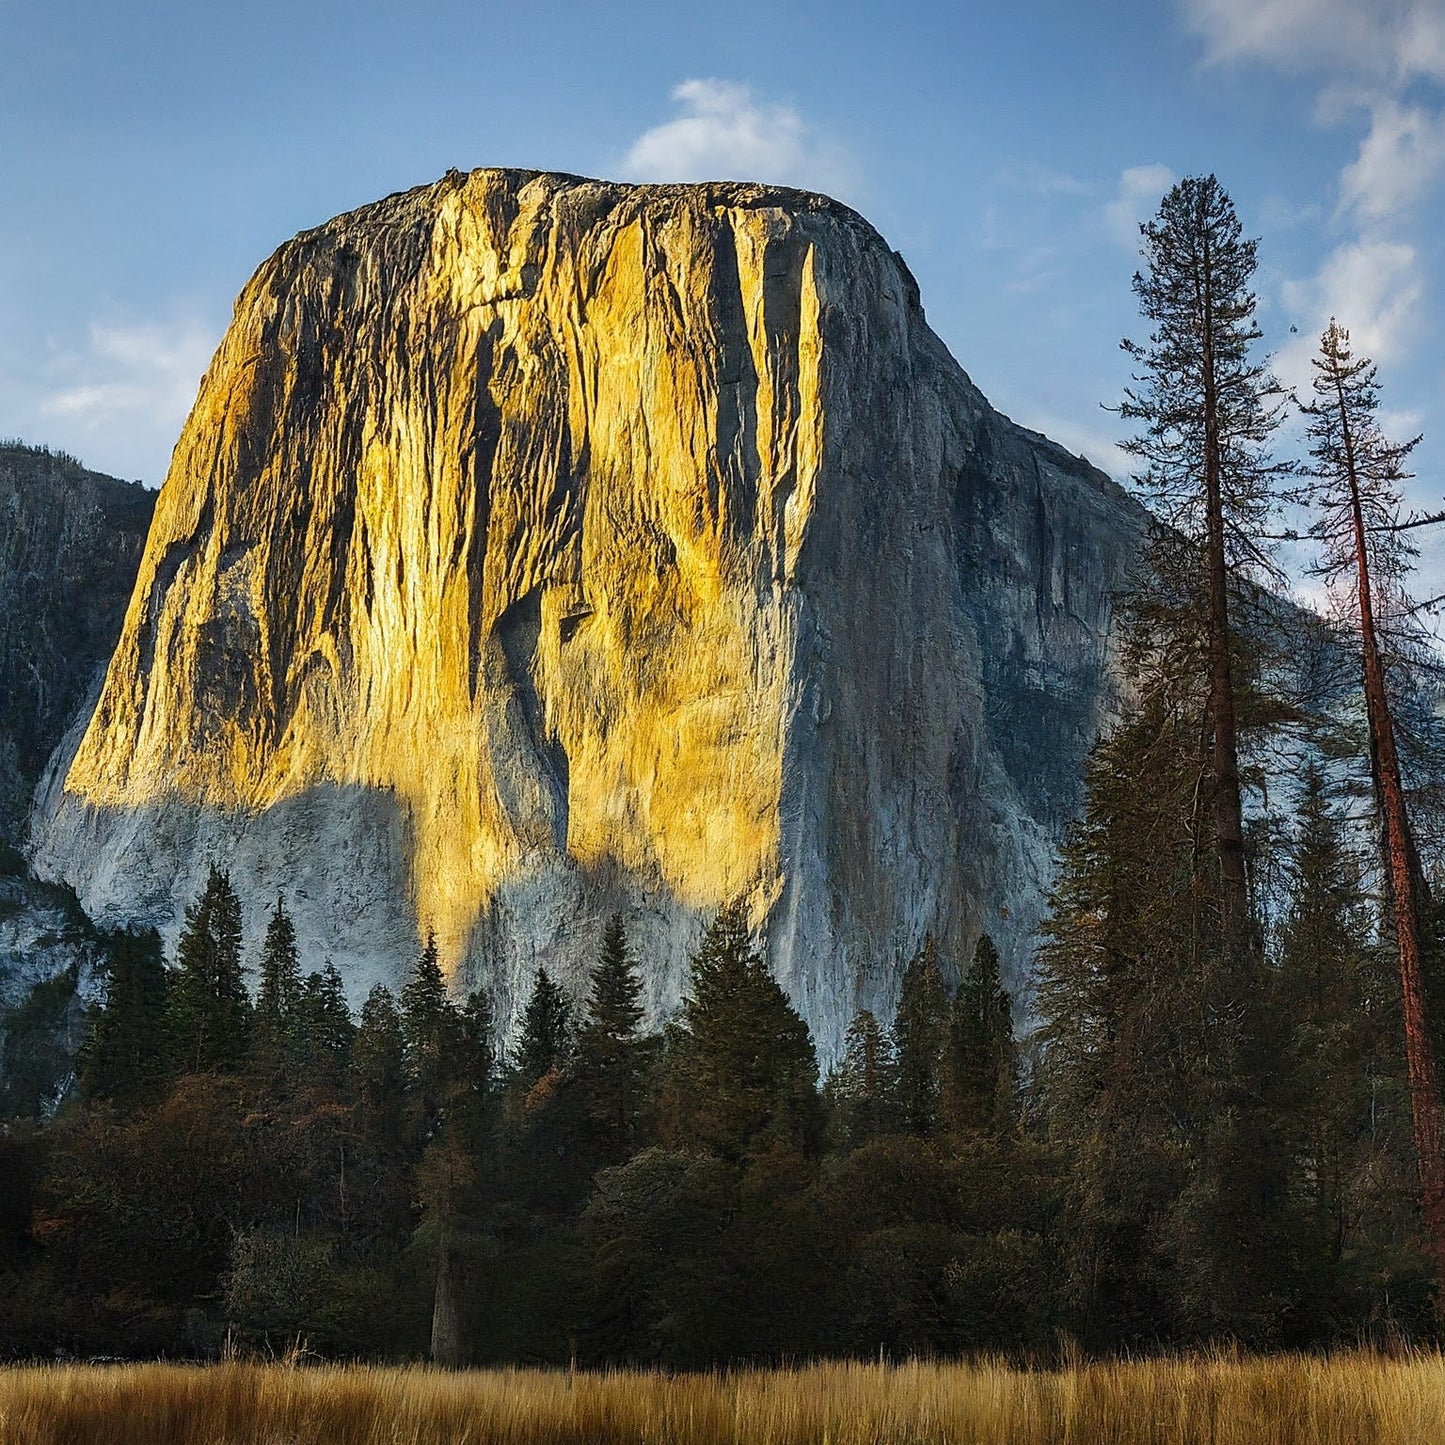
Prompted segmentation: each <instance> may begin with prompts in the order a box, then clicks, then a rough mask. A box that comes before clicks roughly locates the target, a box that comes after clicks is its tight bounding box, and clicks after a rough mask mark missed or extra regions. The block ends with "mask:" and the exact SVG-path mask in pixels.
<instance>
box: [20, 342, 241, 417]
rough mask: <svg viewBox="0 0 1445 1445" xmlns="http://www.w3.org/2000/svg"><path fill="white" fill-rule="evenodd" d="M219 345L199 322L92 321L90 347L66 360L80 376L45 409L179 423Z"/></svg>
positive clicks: (47, 402)
mask: <svg viewBox="0 0 1445 1445" xmlns="http://www.w3.org/2000/svg"><path fill="white" fill-rule="evenodd" d="M215 346H216V337H215V336H214V335H213V334H211V332H209V331H207V330H205V329H204V328H202V327H200V326H198V325H196V324H194V323H185V324H183V325H181V326H179V327H166V326H159V325H154V324H151V325H142V326H92V327H91V328H90V343H89V346H88V347H87V349H86V351H85V352H84V353H82V354H81V355H79V356H74V357H71V358H68V359H67V361H66V363H65V365H66V367H67V369H69V370H71V371H73V372H74V373H76V374H77V377H78V379H77V380H76V381H74V382H73V383H72V384H69V385H65V386H62V387H60V388H59V389H58V390H56V391H54V392H52V393H51V394H50V395H49V396H48V397H47V398H46V399H45V400H44V401H43V402H42V404H41V411H42V412H44V413H45V414H46V415H48V416H64V417H73V418H76V419H78V420H81V421H85V422H89V423H91V424H94V425H100V424H102V423H107V422H111V421H114V420H115V419H116V418H118V417H122V416H127V415H129V416H135V415H140V416H143V417H145V418H147V419H148V420H151V421H154V422H157V423H164V424H174V425H176V426H179V424H180V423H181V421H183V420H184V419H185V416H186V413H187V412H188V411H189V410H190V407H191V403H192V401H194V400H195V395H196V385H197V383H198V382H199V381H200V378H201V374H202V373H203V372H204V371H205V369H206V364H207V363H208V362H209V361H210V359H211V353H212V352H213V351H214V350H215Z"/></svg>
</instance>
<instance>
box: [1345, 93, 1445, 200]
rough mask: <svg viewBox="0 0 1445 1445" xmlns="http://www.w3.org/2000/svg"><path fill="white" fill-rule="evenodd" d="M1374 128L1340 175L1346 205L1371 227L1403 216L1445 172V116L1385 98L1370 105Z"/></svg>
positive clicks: (1371, 125)
mask: <svg viewBox="0 0 1445 1445" xmlns="http://www.w3.org/2000/svg"><path fill="white" fill-rule="evenodd" d="M1369 111H1370V129H1369V131H1368V132H1367V133H1366V135H1365V138H1364V139H1363V140H1362V141H1361V142H1360V149H1359V154H1358V155H1357V156H1356V158H1355V160H1354V161H1353V162H1351V164H1349V165H1348V166H1346V167H1345V169H1344V171H1343V172H1342V173H1341V175H1340V205H1341V207H1342V208H1343V209H1345V210H1347V211H1353V212H1354V213H1355V215H1356V216H1357V217H1358V219H1359V220H1360V222H1361V223H1362V224H1364V225H1367V226H1374V225H1380V224H1383V223H1387V222H1389V221H1392V220H1395V219H1398V218H1400V217H1402V216H1403V215H1404V214H1405V213H1406V212H1408V211H1409V210H1410V209H1411V208H1412V207H1413V206H1414V205H1415V204H1416V203H1417V202H1418V201H1420V200H1421V199H1422V198H1423V197H1424V196H1425V195H1426V194H1427V193H1428V192H1429V190H1430V188H1431V187H1432V186H1433V185H1434V184H1435V182H1436V180H1437V179H1438V177H1439V175H1440V172H1441V170H1442V168H1445V115H1441V114H1440V113H1439V112H1432V111H1430V110H1428V109H1426V107H1424V106H1423V105H1405V104H1402V103H1400V102H1399V101H1398V100H1396V99H1395V98H1394V97H1393V96H1389V95H1385V96H1380V97H1378V98H1375V99H1374V100H1372V101H1371V102H1370V103H1369Z"/></svg>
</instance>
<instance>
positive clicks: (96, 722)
mask: <svg viewBox="0 0 1445 1445" xmlns="http://www.w3.org/2000/svg"><path fill="white" fill-rule="evenodd" d="M1142 527H1143V522H1142V514H1141V513H1140V512H1139V511H1138V509H1137V508H1136V507H1135V506H1134V505H1133V504H1132V503H1131V502H1129V501H1128V500H1127V499H1126V498H1125V496H1124V494H1123V493H1122V492H1121V491H1120V490H1119V489H1118V488H1117V487H1116V486H1115V485H1114V484H1113V483H1112V482H1111V481H1109V480H1108V479H1107V478H1105V477H1104V476H1103V475H1102V474H1101V473H1099V472H1097V471H1095V470H1094V469H1092V468H1091V467H1089V466H1088V465H1087V464H1086V463H1084V462H1082V461H1081V460H1079V459H1078V458H1075V457H1072V456H1070V455H1068V454H1067V453H1066V452H1064V451H1063V450H1062V449H1061V448H1059V447H1057V446H1055V445H1054V444H1052V443H1050V442H1048V441H1047V440H1045V439H1044V438H1042V437H1039V436H1036V435H1034V434H1032V433H1028V432H1025V431H1022V430H1021V429H1019V428H1017V427H1015V426H1013V425H1012V424H1011V423H1010V422H1008V421H1007V420H1006V419H1005V418H1003V417H1001V416H999V415H998V414H997V413H995V412H993V411H992V410H991V409H990V408H989V407H988V405H987V403H986V402H985V401H984V399H983V398H982V396H981V395H980V394H979V393H978V391H977V390H976V389H975V388H974V387H973V385H972V384H971V383H970V382H969V380H968V378H967V377H966V376H965V375H964V373H963V372H962V371H961V370H960V369H959V367H958V365H957V364H956V363H955V362H954V361H953V359H952V358H951V357H950V356H949V354H948V352H947V351H946V349H945V348H944V346H943V344H942V343H941V342H940V341H939V340H938V338H937V337H936V336H934V334H933V333H932V332H931V331H930V330H929V328H928V326H927V324H926V323H925V321H924V318H923V313H922V311H921V309H920V307H919V303H918V296H917V292H916V288H915V286H914V284H913V281H912V278H911V277H910V275H909V274H908V271H907V269H906V268H905V267H904V265H903V264H902V261H901V260H900V259H899V258H898V257H897V256H896V255H895V254H894V253H893V252H891V251H890V250H889V249H888V247H887V245H886V244H885V243H884V241H883V240H882V239H881V238H880V237H879V236H878V234H877V233H876V232H875V231H874V230H873V229H872V228H871V227H869V226H868V225H867V224H866V223H865V222H864V221H863V220H862V219H861V218H859V217H858V216H857V215H855V214H854V213H853V212H851V211H849V210H847V209H846V208H844V207H842V206H840V205H837V204H836V203H834V202H831V201H828V200H826V199H824V198H822V197H819V196H813V195H808V194H804V193H800V192H796V191H786V190H778V189H773V188H765V187H760V186H753V185H741V184H715V185H698V186H623V185H613V184H604V183H600V182H595V181H586V180H580V179H577V178H574V177H568V176H558V175H547V174H537V173H532V172H518V171H474V172H472V173H470V174H469V175H461V174H459V173H456V172H453V173H451V174H450V175H449V176H448V177H447V178H446V179H444V180H442V181H439V182H437V183H436V184H435V185H431V186H427V187H423V188H420V189H418V190H414V191H410V192H407V193H405V194H402V195H398V196H393V197H390V198H389V199H387V200H385V201H381V202H379V203H377V204H375V205H372V206H367V207H365V208H363V209H362V210H359V211H355V212H352V213H350V214H348V215H345V216H341V217H338V218H337V219H336V220H334V221H331V222H329V223H328V224H327V225H325V226H322V227H320V228H318V229H317V230H314V231H310V232H307V233H305V234H303V235H301V236H299V237H297V238H296V239H295V240H293V241H290V242H288V243H287V244H286V245H284V246H282V247H281V249H280V250H279V251H277V253H276V254H275V255H274V256H273V257H272V258H271V259H270V260H269V261H267V262H266V263H265V264H264V265H263V266H262V267H261V269H260V270H259V271H258V272H257V273H256V275H255V277H254V278H253V279H252V281H251V282H250V284H249V285H248V286H247V287H246V289H245V291H244V292H243V293H242V295H241V298H240V300H239V301H238V303H237V306H236V314H235V319H234V322H233V323H232V326H231V328H230V330H229V331H228V333H227V335H226V337H225V339H224V341H223V342H222V344H221V347H220V349H219V351H218V352H217V354H216V357H215V359H214V361H213V363H212V365H211V368H210V370H209V372H208V373H207V375H206V377H205V379H204V381H203V382H202V385H201V390H200V394H199V396H198V398H197V401H196V405H195V409H194V410H193V412H192V414H191V417H190V420H189V421H188V423H187V425H186V428H185V431H184V433H183V435H182V437H181V440H180V443H179V445H178V447H177V449H176V452H175V456H174V459H173V462H172V466H171V471H170V475H169V477H168V478H167V481H166V484H165V486H164V488H163V490H162V492H161V496H160V501H159V505H158V507H157V510H156V517H155V522H154V525H153V527H152V530H151V533H150V538H149V542H148V545H147V550H146V555H145V558H144V561H143V563H142V566H141V572H140V578H139V581H138V583H137V586H136V589H135V593H134V596H133V598H132V600H131V605H130V610H129V613H128V616H127V618H126V623H125V627H124V631H123V633H122V636H121V641H120V644H119V646H118V648H117V650H116V652H115V655H114V658H113V660H112V662H111V666H110V671H109V674H108V676H107V678H106V682H105V686H104V690H103V692H102V694H101V697H100V700H99V703H98V704H97V706H96V709H95V712H94V715H93V716H92V717H91V719H90V722H89V726H88V728H87V729H86V730H85V732H84V735H83V737H81V738H80V740H79V742H78V746H77V747H76V750H75V751H74V755H73V758H71V759H69V760H68V765H67V763H66V762H65V761H64V760H63V761H62V765H61V766H60V767H59V768H58V769H57V770H56V772H55V774H54V777H53V780H52V782H51V784H50V786H49V788H48V790H47V791H45V792H44V793H43V795H42V796H41V798H40V799H39V801H38V804H37V813H36V816H35V818H34V820H33V824H32V830H33V837H34V849H35V861H36V864H37V866H38V868H39V869H40V870H41V871H42V872H43V873H45V874H48V875H50V876H56V877H62V878H64V879H66V880H68V881H70V882H72V883H73V884H74V886H75V887H76V889H77V890H78V892H79V895H80V897H81V900H82V901H83V903H84V904H85V906H86V907H87V909H88V910H89V911H90V912H91V913H92V914H93V915H95V916H97V917H98V918H99V919H100V920H101V921H105V922H114V921H119V920H122V919H134V918H140V919H145V920H149V921H153V922H156V923H158V924H160V925H161V926H162V927H163V929H167V930H169V931H170V932H171V933H172V934H173V933H174V930H175V928H176V927H177V925H178V923H179V919H180V915H181V912H182V909H183V907H184V905H185V904H186V902H188V901H189V900H190V899H191V898H192V897H194V896H195V894H196V893H197V891H198V890H199V887H200V885H201V882H202V881H203V878H204V874H205V870H206V867H207V865H208V863H209V862H210V861H211V859H212V858H215V859H217V860H219V861H221V862H222V863H223V864H228V865H229V867H230V869H231V873H232V877H233V880H234V881H235V882H236V884H237V886H238V888H239V889H240V891H241V892H242V896H243V898H244V899H245V900H246V901H247V902H248V904H249V909H248V925H249V928H250V930H251V931H252V933H253V935H257V936H258V935H259V933H260V931H261V930H262V928H263V927H264V923H265V916H264V915H265V911H266V908H267V907H268V906H269V903H270V901H271V899H272V898H273V897H274V895H275V893H276V890H277V889H278V888H284V889H285V890H286V894H287V898H288V903H289V905H290V906H291V908H292V911H293V913H294V914H295V916H296V919H297V926H298V931H299V933H300V935H301V941H302V944H303V947H304V948H307V949H308V950H309V951H310V953H311V955H312V958H313V960H314V961H316V962H319V960H320V959H321V958H322V957H324V956H330V957H332V958H334V959H335V961H336V962H337V964H338V966H339V967H340V968H341V969H342V971H343V973H344V974H345V975H346V976H347V978H348V982H349V985H350V987H351V989H352V992H353V996H357V997H359V996H360V994H361V993H363V992H364V991H365V988H366V987H367V986H369V984H370V983H371V982H373V981H375V980H382V981H386V982H390V983H393V984H394V983H396V982H397V981H398V980H399V979H400V978H401V977H402V975H403V973H404V971H405V969H406V968H407V966H408V965H409V963H410V961H411V959H412V958H413V957H414V955H415V952H416V948H417V941H418V935H419V934H424V933H425V932H426V931H427V930H428V929H432V928H434V929H435V930H436V932H437V935H438V939H439V942H440V944H441V948H442V953H443V957H444V959H445V960H446V961H447V962H448V964H449V966H450V968H451V969H452V970H453V971H454V972H455V973H456V974H458V975H459V976H460V977H462V978H464V979H471V978H474V977H475V978H480V979H483V980H485V981H488V982H490V983H491V984H492V985H493V986H494V987H495V988H496V990H497V992H498V995H499V1003H500V1005H501V1008H502V1012H503V1014H504V1015H505V1014H507V1013H508V1012H509V1011H510V1010H511V1009H513V1008H515V1007H516V1005H517V1003H518V1001H519V998H520V997H524V996H525V992H526V989H527V987H528V986H529V983H530V976H531V973H532V971H533V970H534V968H535V967H536V966H537V964H539V963H545V964H547V965H548V966H549V968H552V969H554V970H555V971H556V972H557V973H559V974H560V975H562V976H563V977H564V978H567V979H570V980H572V981H573V982H574V984H576V985H578V986H580V984H581V982H582V980H583V978H584V977H585V972H586V970H587V969H588V968H589V967H590V965H591V962H592V959H593V958H594V956H595V951H596V945H597V940H598V937H599V934H600V930H601V924H602V920H603V918H604V917H605V915H606V914H607V912H609V911H610V910H611V909H612V908H614V907H620V908H622V910H623V911H624V913H625V914H626V915H627V917H628V920H629V924H630V928H631V935H632V939H633V942H634V945H635V947H636V949H637V952H638V954H639V956H640V958H641V960H642V962H643V964H644V969H645V972H646V973H647V977H648V988H649V991H650V1001H651V1003H652V1004H653V1006H654V1007H655V1008H656V1009H659V1010H665V1009H667V1008H669V1007H671V1006H672V1005H673V1004H675V1002H676V1001H677V999H678V998H679V996H680V993H681V990H682V987H683V984H684V982H685V976H686V952H687V949H688V947H689V946H690V944H691V943H692V941H693V939H694V938H695V936H696V933H697V929H698V925H699V921H700V919H702V918H704V917H705V916H707V915H709V914H710V913H711V912H712V911H713V910H714V909H715V908H716V907H717V906H718V905H719V904H721V903H722V902H724V901H725V900H727V899H729V898H731V897H733V896H735V895H739V894H741V895H743V896H745V897H746V898H747V900H748V902H749V904H750V907H751V910H752V915H753V918H754V920H755V921H756V922H757V923H758V924H759V926H760V927H761V928H762V930H763V934H764V936H765V938H766V941H767V946H768V949H769V952H770V957H771V960H772V962H773V965H774V968H775V969H776V971H777V973H778V976H779V978H780V979H781V980H782V982H783V983H784V985H785V986H786V987H787V988H788V990H789V992H790V993H791V994H792V996H793V998H794V999H795V1001H796V1002H797V1003H798V1004H799V1005H800V1007H801V1008H802V1010H803V1012H804V1014H805V1016H806V1017H807V1018H808V1020H809V1022H810V1024H811V1025H812V1026H813V1028H814V1030H815V1033H816V1034H817V1035H818V1037H819V1041H820V1043H821V1044H822V1045H823V1047H824V1049H825V1051H831V1050H832V1048H834V1047H835V1046H836V1043H837V1041H838V1039H839V1038H840V1037H841V1033H842V1030H843V1029H844V1027H845V1026H846V1024H847V1021H848V1019H849V1017H850V1016H851V1014H852V1013H853V1011H854V1010H855V1008H857V1007H859V1006H860V1005H862V1006H868V1005H871V1006H876V1007H880V1008H881V1009H883V1010H884V1011H885V1012H886V1010H887V1009H888V1008H889V1007H890V1006H891V1001H892V999H893V997H894V996H895V993H896V976H897V971H898V964H899V960H900V959H901V958H902V957H903V956H904V955H906V954H907V953H909V952H911V951H912V950H913V949H915V948H916V947H917V946H918V944H919V943H920V942H921V940H922V938H923V936H924V933H925V932H926V931H927V930H930V929H931V930H933V931H934V932H935V933H936V934H938V935H939V936H940V937H941V940H942V941H943V942H944V944H945V945H946V946H948V947H952V948H954V949H957V950H959V951H960V953H961V951H962V950H964V949H966V948H968V947H971V944H972V941H973V938H974V937H975V936H976V934H977V932H978V930H979V929H980V928H985V927H986V928H988V929H989V930H990V931H991V932H993V933H994V934H995V936H996V937H997V938H998V939H999V941H1000V943H1001V945H1002V947H1003V950H1004V953H1005V956H1006V957H1012V958H1013V960H1014V961H1015V962H1017V961H1018V959H1019V958H1020V957H1022V956H1023V954H1024V953H1025V952H1026V949H1027V945H1028V944H1029V939H1030V934H1031V932H1032V929H1033V927H1034V925H1035V923H1036V921H1037V918H1038V916H1039V912H1040V908H1041V904H1042V889H1043V886H1044V885H1045V883H1046V881H1047V875H1048V867H1049V856H1050V851H1051V848H1052V845H1053V843H1054V841H1055V840H1056V838H1057V835H1058V832H1059V829H1060V828H1061V826H1062V824H1063V823H1064V821H1065V820H1066V819H1067V818H1068V817H1069V816H1070V814H1071V813H1072V810H1073V808H1074V807H1075V805H1076V803H1077V800H1078V795H1079V787H1080V783H1079V778H1080V766H1081V761H1082V758H1083V755H1084V752H1085V750H1086V748H1087V746H1088V744H1089V743H1090V742H1091V741H1092V738H1093V736H1094V734H1095V732H1096V730H1097V727H1098V724H1099V722H1100V719H1101V717H1102V716H1103V714H1104V712H1105V711H1106V710H1107V707H1108V705H1109V700H1108V683H1107V677H1106V672H1105V668H1104V641H1105V637H1106V634H1107V630H1108V625H1109V613H1110V597H1111V593H1112V592H1113V591H1114V590H1115V589H1117V587H1118V586H1119V585H1120V583H1121V582H1122V580H1123V577H1124V575H1125V572H1126V569H1127V567H1128V565H1129V563H1130V561H1131V559H1132V557H1133V556H1134V555H1135V552H1136V550H1137V546H1138V542H1139V538H1140V536H1141V534H1142Z"/></svg>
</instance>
